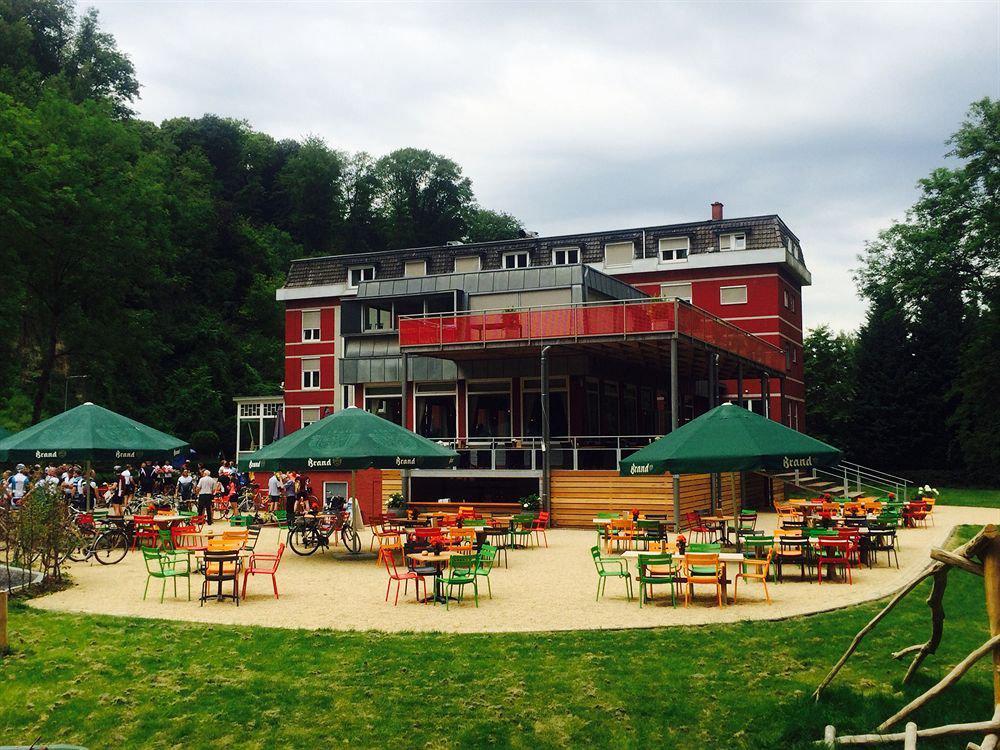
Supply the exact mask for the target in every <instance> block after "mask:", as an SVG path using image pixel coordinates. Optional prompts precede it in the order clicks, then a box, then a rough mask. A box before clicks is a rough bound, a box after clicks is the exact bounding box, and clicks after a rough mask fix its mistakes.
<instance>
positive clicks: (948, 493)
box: [938, 488, 1000, 520]
mask: <svg viewBox="0 0 1000 750" xmlns="http://www.w3.org/2000/svg"><path fill="white" fill-rule="evenodd" d="M940 492H941V499H940V500H939V501H938V502H940V503H941V504H942V505H970V506H974V507H976V508H1000V490H963V489H951V488H944V489H940ZM997 520H1000V518H998V519H997Z"/></svg>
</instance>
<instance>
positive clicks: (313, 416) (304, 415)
mask: <svg viewBox="0 0 1000 750" xmlns="http://www.w3.org/2000/svg"><path fill="white" fill-rule="evenodd" d="M299 414H300V415H301V422H302V426H303V427H308V426H309V425H311V424H312V423H313V422H318V421H319V409H302V410H301V411H300V412H299Z"/></svg>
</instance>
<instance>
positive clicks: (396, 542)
mask: <svg viewBox="0 0 1000 750" xmlns="http://www.w3.org/2000/svg"><path fill="white" fill-rule="evenodd" d="M377 539H378V551H379V556H380V557H381V555H382V551H383V550H388V551H389V553H390V554H395V553H396V552H397V551H398V552H399V556H400V558H402V557H403V534H402V532H399V531H388V532H385V533H381V534H379V535H378V537H377ZM375 564H376V565H378V558H375Z"/></svg>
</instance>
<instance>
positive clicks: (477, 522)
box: [462, 518, 486, 529]
mask: <svg viewBox="0 0 1000 750" xmlns="http://www.w3.org/2000/svg"><path fill="white" fill-rule="evenodd" d="M484 526H486V519H485V518H463V519H462V528H463V529H481V528H483V527H484Z"/></svg>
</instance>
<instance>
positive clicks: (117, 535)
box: [94, 529, 129, 565]
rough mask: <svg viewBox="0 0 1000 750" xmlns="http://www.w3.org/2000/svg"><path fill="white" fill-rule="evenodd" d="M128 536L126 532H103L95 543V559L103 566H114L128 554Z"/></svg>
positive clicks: (115, 530) (116, 530) (114, 530)
mask: <svg viewBox="0 0 1000 750" xmlns="http://www.w3.org/2000/svg"><path fill="white" fill-rule="evenodd" d="M128 547H129V544H128V535H127V534H126V533H125V532H124V531H120V530H118V529H111V530H110V531H105V532H102V533H101V534H100V535H98V537H97V539H96V540H95V541H94V557H95V558H96V559H97V562H99V563H100V564H101V565H114V564H115V563H118V562H121V561H122V560H124V559H125V555H127V554H128Z"/></svg>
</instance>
